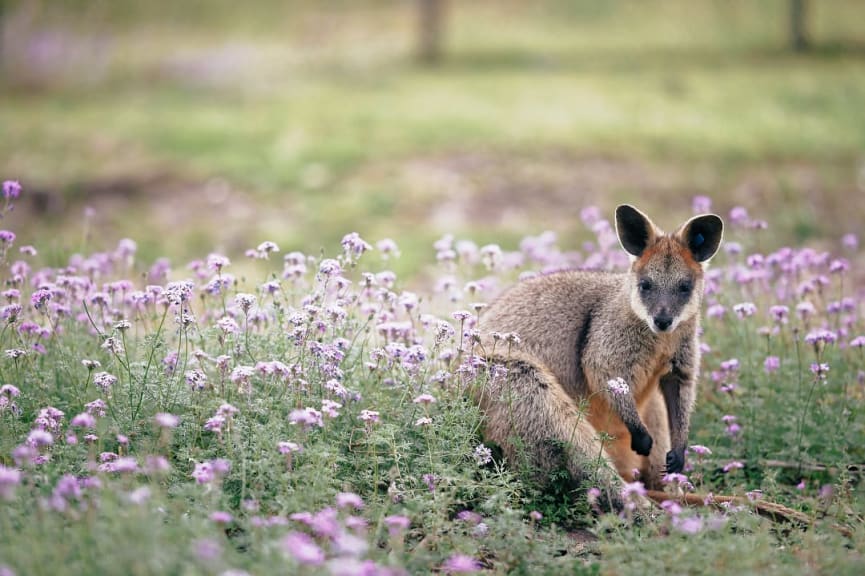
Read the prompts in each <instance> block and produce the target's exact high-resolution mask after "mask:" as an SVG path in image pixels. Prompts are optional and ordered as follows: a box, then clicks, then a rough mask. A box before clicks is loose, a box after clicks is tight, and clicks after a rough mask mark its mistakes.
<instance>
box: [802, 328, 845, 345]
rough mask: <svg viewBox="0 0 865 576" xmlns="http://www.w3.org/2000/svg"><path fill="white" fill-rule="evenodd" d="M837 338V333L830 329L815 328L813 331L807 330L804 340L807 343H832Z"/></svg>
mask: <svg viewBox="0 0 865 576" xmlns="http://www.w3.org/2000/svg"><path fill="white" fill-rule="evenodd" d="M837 339H838V335H837V334H836V333H835V332H832V331H831V330H822V329H821V330H815V331H813V332H808V334H806V335H805V342H807V343H808V344H819V343H825V344H832V343H833V342H835V341H836V340H837Z"/></svg>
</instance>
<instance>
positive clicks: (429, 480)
mask: <svg viewBox="0 0 865 576" xmlns="http://www.w3.org/2000/svg"><path fill="white" fill-rule="evenodd" d="M421 479H422V480H423V481H424V484H426V487H427V488H428V489H429V491H430V492H435V491H436V480H438V478H437V477H436V475H435V474H424V475H423V476H422V477H421Z"/></svg>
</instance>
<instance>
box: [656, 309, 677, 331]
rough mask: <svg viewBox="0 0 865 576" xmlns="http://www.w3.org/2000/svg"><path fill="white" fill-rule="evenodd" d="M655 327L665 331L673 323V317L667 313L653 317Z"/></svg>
mask: <svg viewBox="0 0 865 576" xmlns="http://www.w3.org/2000/svg"><path fill="white" fill-rule="evenodd" d="M653 320H654V322H655V327H656V328H657V329H658V330H659V331H661V332H663V331H665V330H666V329H667V328H669V327H670V326H671V325H672V324H673V317H672V316H669V315H667V314H663V313H662V314H658V315H657V316H655V317H654V318H653Z"/></svg>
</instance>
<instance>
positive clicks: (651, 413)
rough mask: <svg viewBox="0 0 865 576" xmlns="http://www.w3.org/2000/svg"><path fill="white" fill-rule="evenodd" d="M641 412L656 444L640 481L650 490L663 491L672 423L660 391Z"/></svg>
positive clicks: (647, 459) (648, 401)
mask: <svg viewBox="0 0 865 576" xmlns="http://www.w3.org/2000/svg"><path fill="white" fill-rule="evenodd" d="M641 412H642V414H640V417H641V418H642V420H643V423H644V424H645V425H646V429H647V430H648V431H649V434H651V436H652V439H653V440H654V444H652V451H651V452H650V453H649V457H648V458H646V459H645V460H646V467H645V468H644V469H641V470H640V476H641V477H640V480H642V482H643V484H645V485H646V488H648V489H650V490H662V489H663V485H662V484H661V478H663V477H664V474H665V473H666V466H667V452H669V451H670V423H669V420H668V419H667V407H666V405H665V404H664V397H663V396H662V395H661V391H660V390H657V391H655V392H652V395H651V396H650V397H649V399H648V400H647V401H646V404H645V407H644V408H643V409H642V410H641Z"/></svg>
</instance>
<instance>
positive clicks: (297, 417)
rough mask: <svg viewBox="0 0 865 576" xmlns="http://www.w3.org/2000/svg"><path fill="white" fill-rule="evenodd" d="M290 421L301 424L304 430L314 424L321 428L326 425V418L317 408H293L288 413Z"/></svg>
mask: <svg viewBox="0 0 865 576" xmlns="http://www.w3.org/2000/svg"><path fill="white" fill-rule="evenodd" d="M288 421H289V422H291V423H292V424H300V425H301V426H302V427H303V429H304V430H308V429H310V428H312V427H313V426H318V427H319V428H322V427H324V420H323V419H322V415H321V412H319V411H318V410H316V409H315V408H303V409H300V410H292V411H291V413H290V414H289V415H288Z"/></svg>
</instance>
